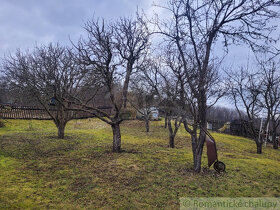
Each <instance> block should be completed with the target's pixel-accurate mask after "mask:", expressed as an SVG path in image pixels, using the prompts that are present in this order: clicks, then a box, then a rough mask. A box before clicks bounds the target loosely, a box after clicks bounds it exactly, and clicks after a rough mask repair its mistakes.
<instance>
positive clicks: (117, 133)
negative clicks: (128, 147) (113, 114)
mask: <svg viewBox="0 0 280 210" xmlns="http://www.w3.org/2000/svg"><path fill="white" fill-rule="evenodd" d="M111 127H112V130H113V152H121V130H120V124H119V123H117V124H113V125H111Z"/></svg>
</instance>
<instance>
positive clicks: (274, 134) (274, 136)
mask: <svg viewBox="0 0 280 210" xmlns="http://www.w3.org/2000/svg"><path fill="white" fill-rule="evenodd" d="M276 137H277V135H276V129H275V130H274V129H273V134H272V142H273V149H278V141H277V138H276Z"/></svg>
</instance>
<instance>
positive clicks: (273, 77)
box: [259, 59, 280, 149]
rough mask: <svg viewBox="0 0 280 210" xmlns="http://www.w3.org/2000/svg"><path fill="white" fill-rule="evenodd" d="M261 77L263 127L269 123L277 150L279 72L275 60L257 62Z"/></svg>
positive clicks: (274, 146)
mask: <svg viewBox="0 0 280 210" xmlns="http://www.w3.org/2000/svg"><path fill="white" fill-rule="evenodd" d="M259 67H260V72H262V76H261V81H262V85H261V92H262V100H261V106H262V107H263V108H264V109H265V110H266V113H267V117H266V123H265V125H266V126H268V123H270V122H271V129H272V142H273V148H274V149H278V141H277V139H276V137H277V128H278V127H279V125H280V70H279V62H278V63H277V62H276V61H275V60H270V59H269V60H267V61H259Z"/></svg>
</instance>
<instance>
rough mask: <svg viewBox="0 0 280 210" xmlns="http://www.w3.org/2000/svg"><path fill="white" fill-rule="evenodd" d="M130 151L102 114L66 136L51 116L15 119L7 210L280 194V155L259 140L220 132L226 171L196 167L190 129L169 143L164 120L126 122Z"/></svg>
mask: <svg viewBox="0 0 280 210" xmlns="http://www.w3.org/2000/svg"><path fill="white" fill-rule="evenodd" d="M121 131H122V148H123V149H124V152H123V153H120V154H114V153H112V152H111V146H112V131H111V128H110V127H109V126H107V125H106V124H104V123H103V122H101V121H99V120H95V119H87V120H73V121H71V122H70V123H69V124H68V126H67V128H66V138H65V140H61V139H57V138H56V132H57V130H56V128H55V126H54V125H53V123H52V122H51V121H35V120H34V121H30V120H29V121H27V120H9V121H6V127H4V128H0V209H15V208H29V209H42V208H43V209H45V208H55V209H77V208H79V209H81V208H85V209H87V208H89V209H94V208H102V209H116V208H118V209H119V208H121V209H132V208H133V209H143V208H145V209H154V208H160V209H178V208H179V198H180V197H200V196H202V197H214V196H217V197H219V196H220V197H240V196H242V197H264V196H265V197H266V196H272V197H279V196H280V153H279V150H277V151H276V150H273V149H272V148H271V146H270V145H268V146H267V147H266V148H264V149H263V154H262V155H257V154H256V145H255V143H254V142H253V141H251V140H249V139H245V138H242V137H236V136H230V135H224V134H218V133H213V135H214V137H216V139H217V143H218V145H217V146H218V153H219V159H220V160H221V161H223V162H224V163H225V164H226V166H227V168H226V172H225V173H223V174H217V173H216V172H215V171H214V169H213V168H212V167H211V168H210V169H209V168H208V167H207V157H206V148H205V149H204V156H203V161H202V165H203V170H202V173H201V174H199V175H197V174H194V173H193V172H192V153H191V144H190V138H189V136H188V135H187V134H186V132H185V131H184V130H183V128H182V129H181V130H180V131H179V133H178V136H177V137H176V139H175V147H176V148H175V149H170V148H168V147H167V145H168V133H167V132H168V131H167V130H166V129H164V128H163V122H152V123H151V132H150V133H148V134H147V133H146V132H145V127H144V123H143V122H140V121H127V122H124V123H123V124H122V127H121Z"/></svg>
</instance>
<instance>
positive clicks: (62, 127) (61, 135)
mask: <svg viewBox="0 0 280 210" xmlns="http://www.w3.org/2000/svg"><path fill="white" fill-rule="evenodd" d="M56 127H57V129H58V138H59V139H64V131H65V124H64V123H59V124H57V125H56Z"/></svg>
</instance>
